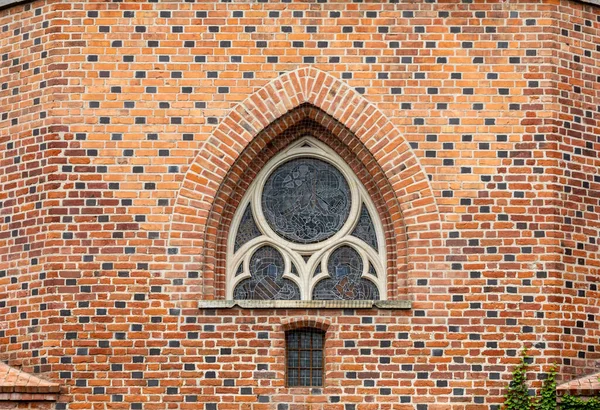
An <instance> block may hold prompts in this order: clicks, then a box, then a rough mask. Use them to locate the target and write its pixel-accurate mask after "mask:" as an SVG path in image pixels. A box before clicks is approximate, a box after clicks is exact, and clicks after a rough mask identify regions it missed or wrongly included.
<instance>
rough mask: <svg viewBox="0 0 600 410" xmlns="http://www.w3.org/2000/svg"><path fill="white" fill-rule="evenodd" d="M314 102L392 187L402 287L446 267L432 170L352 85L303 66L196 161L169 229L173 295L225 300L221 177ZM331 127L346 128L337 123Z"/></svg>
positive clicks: (251, 102)
mask: <svg viewBox="0 0 600 410" xmlns="http://www.w3.org/2000/svg"><path fill="white" fill-rule="evenodd" d="M311 105H312V106H314V107H317V108H318V109H319V110H321V111H322V112H323V113H324V114H326V115H327V116H329V117H331V118H332V119H335V122H337V123H338V124H340V125H342V126H343V128H346V129H347V130H348V131H349V132H350V133H351V134H352V135H353V136H354V137H355V141H354V144H360V145H362V146H364V147H365V148H366V149H367V150H368V153H369V156H371V157H372V158H373V159H374V160H376V161H377V164H378V168H380V169H381V170H382V172H383V173H384V175H385V179H386V180H387V182H388V183H389V186H390V187H391V188H392V189H391V192H389V193H388V194H387V197H386V198H385V200H386V202H387V203H391V204H393V203H397V204H398V206H397V207H396V209H394V207H391V208H390V217H391V219H392V222H393V224H394V226H395V229H396V231H397V233H399V234H400V239H399V240H400V241H405V244H404V246H398V248H401V249H405V250H406V252H405V253H404V254H405V256H406V259H405V260H403V261H400V263H397V266H398V267H399V268H400V269H401V270H403V271H404V272H401V274H404V278H405V281H404V283H403V285H404V288H405V289H409V290H408V291H409V292H410V287H411V286H414V283H413V281H414V279H416V278H419V277H423V276H430V273H428V272H431V271H433V270H439V269H440V266H438V265H436V263H439V261H437V260H436V259H435V258H434V257H433V256H432V255H435V254H436V253H441V251H440V248H441V235H440V218H439V211H438V208H437V205H436V202H435V198H434V196H433V192H432V189H431V187H430V184H429V180H428V178H427V175H426V174H425V172H424V170H423V168H422V167H421V165H420V164H419V161H418V159H417V157H416V156H415V154H414V153H413V152H412V150H411V148H410V146H409V144H408V142H407V141H406V140H405V139H404V138H403V137H402V136H401V135H400V133H399V132H398V130H397V129H396V128H395V127H394V125H393V124H392V123H391V122H390V121H389V120H388V119H387V118H386V117H385V116H384V115H383V114H382V113H381V112H380V111H379V110H378V109H377V108H376V107H375V106H374V105H372V104H371V103H369V102H368V101H367V100H366V99H365V98H364V97H362V96H361V95H360V94H358V93H357V92H356V91H355V90H354V89H352V88H350V87H349V86H348V85H346V84H345V83H343V82H342V81H340V80H338V79H336V78H334V77H332V76H331V75H329V74H327V73H325V72H323V71H320V70H317V69H315V68H312V67H310V68H300V69H297V70H294V71H291V72H288V73H285V74H283V75H282V76H280V77H278V78H276V79H275V80H273V81H272V82H270V83H269V84H267V85H266V86H265V87H263V88H262V89H260V90H258V91H257V92H255V93H254V94H252V95H251V96H250V97H248V98H247V99H246V100H245V101H243V102H242V103H240V104H239V105H237V106H236V107H235V108H234V109H233V110H232V111H231V113H230V114H229V115H228V116H227V117H226V118H225V119H223V121H222V122H221V123H220V125H219V126H218V127H217V129H216V130H215V132H214V133H213V135H211V137H210V138H208V139H207V141H206V142H205V143H204V146H203V147H202V148H201V149H200V152H199V154H198V156H197V157H196V158H195V159H194V161H193V163H192V164H191V166H190V168H189V170H188V172H187V174H186V176H185V178H184V181H183V183H182V186H181V189H180V191H179V194H178V197H177V199H176V203H175V207H174V212H173V217H172V223H171V230H170V233H169V246H170V247H171V248H177V249H176V250H177V252H174V253H175V254H174V255H171V256H170V262H171V263H172V266H173V270H172V271H171V272H169V274H168V275H169V277H170V278H171V279H173V286H172V287H171V289H170V292H171V295H172V297H173V298H174V299H180V300H181V301H182V302H183V301H188V302H190V303H192V304H193V301H195V300H198V299H214V298H218V297H219V295H218V292H217V289H218V288H219V287H218V286H217V285H218V284H217V281H216V279H217V278H216V277H215V267H216V264H215V254H216V249H217V242H218V237H219V226H218V225H217V224H215V223H214V222H215V220H216V219H218V217H217V215H220V214H221V213H222V212H223V210H224V209H223V208H222V204H219V203H215V199H216V198H217V197H218V196H219V194H221V195H223V194H225V195H226V194H228V193H229V192H228V191H227V188H226V187H224V185H223V182H224V181H225V179H226V176H227V177H229V176H228V173H229V175H235V173H240V172H243V169H244V166H245V164H244V163H243V161H238V162H237V164H236V167H237V169H232V166H234V163H236V161H237V160H238V159H239V157H240V154H242V152H244V150H245V149H247V148H248V147H249V144H250V142H251V141H253V140H254V139H255V138H256V137H257V136H258V135H259V134H260V133H261V132H262V131H263V130H265V129H267V128H268V127H269V126H270V125H271V124H272V123H274V122H276V120H278V119H279V118H280V117H283V116H284V115H286V114H288V113H290V111H292V110H294V109H295V108H298V107H300V106H311ZM301 111H302V110H295V111H294V113H291V117H290V118H293V115H297V116H302V115H304V114H302V112H301ZM297 119H300V118H299V117H298V118H297ZM331 124H333V123H331ZM337 128H342V127H340V126H338V127H337ZM270 129H271V130H272V131H271V132H272V133H277V131H278V130H277V128H276V127H271V128H270ZM279 131H280V132H282V131H284V130H283V129H280V130H279ZM331 131H332V133H334V134H335V133H336V132H339V131H340V130H336V127H335V125H334V126H333V129H332V130H331ZM266 142H268V141H265V144H266ZM258 147H259V146H258V145H257V148H258ZM349 148H350V149H352V148H353V147H352V146H349ZM354 148H356V147H354ZM252 149H255V148H252ZM252 154H254V155H251V156H250V157H254V158H256V157H257V152H252ZM250 157H249V158H250ZM361 160H363V162H364V161H365V160H367V159H366V158H362V159H361ZM246 165H247V164H246ZM397 240H398V238H397ZM436 249H437V251H436ZM400 257H402V255H400ZM442 260H443V258H442Z"/></svg>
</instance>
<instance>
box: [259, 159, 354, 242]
mask: <svg viewBox="0 0 600 410" xmlns="http://www.w3.org/2000/svg"><path fill="white" fill-rule="evenodd" d="M351 202H352V199H351V193H350V187H349V185H348V182H347V181H346V179H345V178H344V176H343V175H342V174H341V172H340V171H339V170H338V169H337V168H335V167H334V166H333V165H331V164H329V163H327V162H325V161H322V160H320V159H316V158H296V159H292V160H290V161H287V162H285V163H284V164H282V165H280V166H279V167H277V168H276V169H275V170H274V171H273V173H272V174H271V175H270V176H269V178H268V179H267V181H266V183H265V185H264V187H263V192H262V197H261V203H262V209H263V213H264V215H265V219H266V220H267V223H268V224H269V226H270V227H271V229H273V230H274V231H275V232H276V233H277V234H278V235H280V236H282V237H283V238H285V239H287V240H290V241H292V242H296V243H302V244H307V243H315V242H320V241H323V240H325V239H327V238H330V237H331V236H333V235H335V233H336V232H338V231H339V230H340V228H341V227H342V226H343V225H344V222H346V219H347V218H348V215H349V213H350V205H351Z"/></svg>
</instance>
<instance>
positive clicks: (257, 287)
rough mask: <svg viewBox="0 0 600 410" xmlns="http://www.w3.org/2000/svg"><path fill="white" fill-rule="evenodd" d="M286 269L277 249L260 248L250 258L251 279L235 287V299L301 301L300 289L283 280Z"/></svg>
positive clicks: (292, 283)
mask: <svg viewBox="0 0 600 410" xmlns="http://www.w3.org/2000/svg"><path fill="white" fill-rule="evenodd" d="M284 269H285V263H284V261H283V257H282V256H281V254H280V253H279V252H278V251H277V250H276V249H275V248H273V247H271V246H263V247H261V248H259V249H258V250H257V251H256V252H254V254H253V255H252V257H251V258H250V275H251V277H250V278H249V279H244V280H243V281H241V282H240V283H239V284H238V285H237V286H236V287H235V289H234V291H233V297H234V299H248V300H300V289H299V288H298V286H297V285H296V284H295V283H294V282H292V281H291V280H289V279H284V278H283V273H284Z"/></svg>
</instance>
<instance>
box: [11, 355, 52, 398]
mask: <svg viewBox="0 0 600 410" xmlns="http://www.w3.org/2000/svg"><path fill="white" fill-rule="evenodd" d="M59 392H60V385H59V384H58V383H54V382H50V381H47V380H43V379H40V378H39V377H37V376H34V375H33V374H29V373H26V372H24V371H22V370H19V369H15V368H13V367H10V366H8V365H6V364H4V363H1V362H0V401H6V400H9V401H36V400H38V401H39V400H56V397H57V393H59Z"/></svg>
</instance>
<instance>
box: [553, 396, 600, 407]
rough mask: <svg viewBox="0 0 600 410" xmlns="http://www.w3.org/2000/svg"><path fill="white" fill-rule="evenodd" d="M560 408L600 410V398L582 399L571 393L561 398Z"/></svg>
mask: <svg viewBox="0 0 600 410" xmlns="http://www.w3.org/2000/svg"><path fill="white" fill-rule="evenodd" d="M559 409H560V410H600V399H598V398H591V399H589V400H585V399H582V398H580V397H575V396H571V395H566V396H563V397H562V398H561V399H560V407H559Z"/></svg>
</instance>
